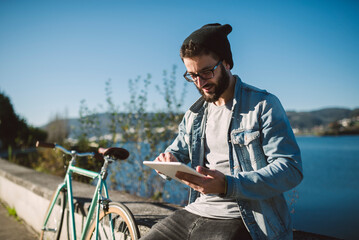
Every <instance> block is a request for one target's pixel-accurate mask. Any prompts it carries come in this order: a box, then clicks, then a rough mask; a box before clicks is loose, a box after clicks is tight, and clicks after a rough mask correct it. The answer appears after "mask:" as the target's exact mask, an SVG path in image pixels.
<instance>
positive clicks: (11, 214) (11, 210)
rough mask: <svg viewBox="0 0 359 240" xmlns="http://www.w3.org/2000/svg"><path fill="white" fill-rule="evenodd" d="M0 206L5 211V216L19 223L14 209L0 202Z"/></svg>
mask: <svg viewBox="0 0 359 240" xmlns="http://www.w3.org/2000/svg"><path fill="white" fill-rule="evenodd" d="M0 204H1V205H2V206H3V207H4V208H5V209H6V211H7V214H8V215H9V216H11V217H13V218H15V220H16V221H18V222H21V219H20V217H19V216H18V215H17V212H16V209H15V208H14V207H10V206H8V205H7V204H5V203H4V202H2V201H0Z"/></svg>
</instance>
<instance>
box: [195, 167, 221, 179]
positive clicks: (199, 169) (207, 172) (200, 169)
mask: <svg viewBox="0 0 359 240" xmlns="http://www.w3.org/2000/svg"><path fill="white" fill-rule="evenodd" d="M196 171H197V172H199V173H201V174H203V175H206V176H211V177H216V176H217V171H216V170H212V169H208V168H204V167H201V166H197V168H196Z"/></svg>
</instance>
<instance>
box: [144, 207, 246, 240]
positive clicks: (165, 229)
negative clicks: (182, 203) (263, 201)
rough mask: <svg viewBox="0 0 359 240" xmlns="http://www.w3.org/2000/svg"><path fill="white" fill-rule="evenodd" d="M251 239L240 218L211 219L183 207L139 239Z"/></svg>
mask: <svg viewBox="0 0 359 240" xmlns="http://www.w3.org/2000/svg"><path fill="white" fill-rule="evenodd" d="M151 239H152V240H186V239H188V240H189V239H194V240H198V239H206V240H207V239H216V240H219V239H223V240H224V239H225V240H230V239H233V240H234V239H241V240H242V239H243V240H247V239H252V238H251V236H250V235H249V233H248V231H247V229H246V227H245V226H244V224H243V221H242V219H237V218H236V219H225V220H222V219H212V218H205V217H201V216H198V215H195V214H192V213H190V212H188V211H186V210H184V209H181V210H177V211H176V212H174V213H173V214H172V215H170V216H168V217H166V218H165V219H163V220H162V221H160V222H158V223H157V224H155V225H154V226H153V227H152V228H151V230H150V231H149V233H148V234H147V235H146V236H144V237H143V238H141V240H151Z"/></svg>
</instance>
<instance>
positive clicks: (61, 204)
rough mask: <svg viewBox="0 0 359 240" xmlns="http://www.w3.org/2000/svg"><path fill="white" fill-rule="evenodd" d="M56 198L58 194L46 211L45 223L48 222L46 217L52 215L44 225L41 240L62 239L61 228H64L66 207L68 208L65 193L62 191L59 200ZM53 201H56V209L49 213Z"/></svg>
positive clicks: (53, 197)
mask: <svg viewBox="0 0 359 240" xmlns="http://www.w3.org/2000/svg"><path fill="white" fill-rule="evenodd" d="M55 197H56V192H55V193H54V195H53V196H52V198H51V201H50V204H49V207H48V209H47V211H46V215H45V220H44V222H45V221H46V216H47V215H48V214H50V215H49V218H48V220H47V223H46V225H44V226H43V228H42V229H41V236H40V239H41V240H49V239H51V240H53V239H56V240H58V239H60V234H61V228H62V223H63V220H64V212H65V206H66V204H65V200H66V198H65V197H66V196H65V192H63V191H61V192H60V193H59V195H58V197H57V199H55ZM53 201H56V202H55V205H54V207H53V208H52V211H51V212H50V213H49V211H50V208H51V203H52V202H53Z"/></svg>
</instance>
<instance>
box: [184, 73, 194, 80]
mask: <svg viewBox="0 0 359 240" xmlns="http://www.w3.org/2000/svg"><path fill="white" fill-rule="evenodd" d="M183 76H184V78H185V79H186V80H187V81H189V82H193V81H195V80H194V78H195V77H194V78H193V77H192V75H191V74H189V73H186V74H184V75H183Z"/></svg>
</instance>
